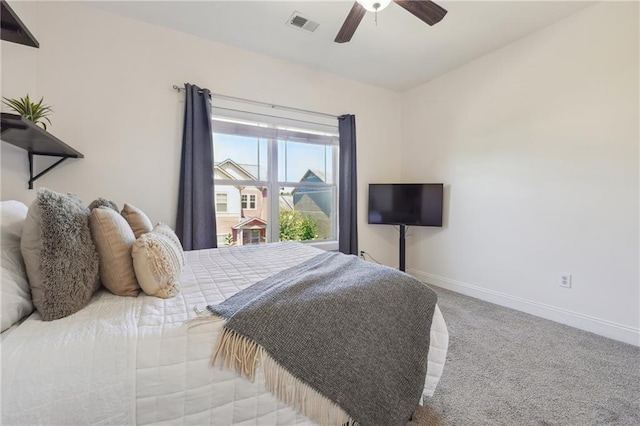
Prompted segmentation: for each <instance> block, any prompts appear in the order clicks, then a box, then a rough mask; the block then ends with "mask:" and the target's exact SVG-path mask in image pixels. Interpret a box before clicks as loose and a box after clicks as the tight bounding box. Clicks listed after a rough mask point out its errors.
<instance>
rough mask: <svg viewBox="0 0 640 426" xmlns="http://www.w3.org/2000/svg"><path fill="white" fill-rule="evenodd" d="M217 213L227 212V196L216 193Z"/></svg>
mask: <svg viewBox="0 0 640 426" xmlns="http://www.w3.org/2000/svg"><path fill="white" fill-rule="evenodd" d="M216 211H219V212H221V213H224V212H226V211H227V194H226V193H221V192H216Z"/></svg>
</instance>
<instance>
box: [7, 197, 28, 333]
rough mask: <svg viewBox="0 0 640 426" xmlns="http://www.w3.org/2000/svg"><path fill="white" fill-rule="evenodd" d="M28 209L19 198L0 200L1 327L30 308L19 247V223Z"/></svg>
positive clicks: (11, 322)
mask: <svg viewBox="0 0 640 426" xmlns="http://www.w3.org/2000/svg"><path fill="white" fill-rule="evenodd" d="M28 210H29V208H28V207H27V206H25V205H24V204H22V203H21V202H20V201H2V202H0V228H2V233H1V235H0V241H1V246H2V247H1V257H0V259H1V261H0V268H1V269H2V276H1V279H2V281H1V282H2V307H1V309H0V314H1V315H0V316H1V318H2V321H1V323H2V331H5V330H6V329H8V328H10V327H11V326H12V325H13V324H15V323H17V322H18V321H20V320H21V319H22V318H24V317H25V316H27V315H29V314H30V313H31V312H33V303H32V302H31V290H30V289H29V281H28V280H27V272H26V270H25V267H24V261H23V260H22V252H21V251H20V238H21V236H22V227H23V225H24V220H25V218H26V217H27V211H28Z"/></svg>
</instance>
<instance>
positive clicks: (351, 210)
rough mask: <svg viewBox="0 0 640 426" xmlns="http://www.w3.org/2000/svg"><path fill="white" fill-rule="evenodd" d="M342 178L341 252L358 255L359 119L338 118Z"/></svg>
mask: <svg viewBox="0 0 640 426" xmlns="http://www.w3.org/2000/svg"><path fill="white" fill-rule="evenodd" d="M338 130H339V132H340V179H339V186H338V194H339V195H338V197H339V198H338V203H339V207H340V210H339V212H338V249H339V250H340V251H341V252H342V253H345V254H355V255H357V254H358V208H357V207H358V182H357V179H356V177H357V173H356V116H355V115H349V114H347V115H341V116H340V117H338Z"/></svg>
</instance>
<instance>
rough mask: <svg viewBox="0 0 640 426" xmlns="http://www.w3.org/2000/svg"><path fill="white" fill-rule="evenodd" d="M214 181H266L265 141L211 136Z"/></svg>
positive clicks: (216, 134)
mask: <svg viewBox="0 0 640 426" xmlns="http://www.w3.org/2000/svg"><path fill="white" fill-rule="evenodd" d="M213 157H214V159H215V169H216V173H215V179H235V180H266V179H267V172H268V166H267V140H266V139H259V138H251V137H245V136H236V135H224V134H219V133H214V134H213Z"/></svg>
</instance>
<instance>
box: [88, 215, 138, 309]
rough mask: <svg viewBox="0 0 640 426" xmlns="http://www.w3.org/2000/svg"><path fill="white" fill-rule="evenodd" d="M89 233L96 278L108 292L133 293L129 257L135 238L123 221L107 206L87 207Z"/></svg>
mask: <svg viewBox="0 0 640 426" xmlns="http://www.w3.org/2000/svg"><path fill="white" fill-rule="evenodd" d="M89 223H90V224H91V233H92V234H93V238H94V239H95V240H96V246H97V247H98V253H99V254H100V280H101V281H102V285H104V286H105V287H106V288H107V289H108V290H109V291H110V292H111V293H113V294H116V295H118V296H134V297H135V296H137V295H138V292H139V290H140V286H139V285H138V281H137V280H136V274H135V272H134V270H133V261H132V260H131V246H132V245H133V242H134V241H135V240H136V237H135V236H134V235H133V231H132V230H131V228H130V227H129V224H128V223H127V221H126V220H124V218H123V217H122V216H120V214H119V213H118V212H117V211H114V210H113V209H111V208H109V207H104V206H102V207H98V208H97V209H93V210H91V216H90V218H89Z"/></svg>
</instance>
